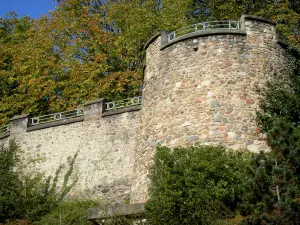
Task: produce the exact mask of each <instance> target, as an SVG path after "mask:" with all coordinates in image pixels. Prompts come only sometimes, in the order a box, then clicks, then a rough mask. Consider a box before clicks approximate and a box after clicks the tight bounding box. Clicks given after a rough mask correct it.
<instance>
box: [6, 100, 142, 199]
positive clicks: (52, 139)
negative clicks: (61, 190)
mask: <svg viewBox="0 0 300 225" xmlns="http://www.w3.org/2000/svg"><path fill="white" fill-rule="evenodd" d="M102 105H103V104H102V100H100V101H92V102H89V103H87V104H86V105H85V108H84V113H85V114H84V116H82V117H77V118H72V119H67V120H62V121H57V122H52V123H47V124H41V125H35V126H28V115H23V116H17V117H14V118H12V121H11V129H10V135H9V136H8V137H4V138H2V139H1V140H0V143H4V144H7V142H8V141H9V140H10V139H15V140H16V142H17V143H18V144H19V145H20V147H21V149H22V150H23V151H24V152H25V158H27V160H32V159H40V160H38V161H37V163H36V164H35V166H34V168H35V169H36V170H37V171H42V172H45V174H46V175H54V173H55V171H56V169H57V168H58V166H59V165H60V164H65V165H66V168H67V162H68V161H69V160H70V159H71V158H72V157H73V156H74V154H75V153H76V151H79V154H78V157H77V159H76V161H75V172H77V174H78V175H79V180H78V183H77V185H76V187H75V189H74V191H72V193H70V196H69V197H74V196H80V197H97V198H103V199H106V200H107V201H109V202H111V203H114V202H118V203H124V202H128V201H129V197H130V189H131V181H132V171H133V165H134V149H135V145H136V141H137V139H136V136H137V127H138V126H139V119H140V114H139V111H137V110H139V109H140V106H133V107H130V108H127V109H126V110H121V109H120V110H113V111H109V112H104V113H102Z"/></svg>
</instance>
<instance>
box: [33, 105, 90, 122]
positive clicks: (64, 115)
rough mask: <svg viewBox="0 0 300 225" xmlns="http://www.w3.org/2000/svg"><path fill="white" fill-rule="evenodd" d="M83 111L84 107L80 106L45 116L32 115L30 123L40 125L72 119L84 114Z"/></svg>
mask: <svg viewBox="0 0 300 225" xmlns="http://www.w3.org/2000/svg"><path fill="white" fill-rule="evenodd" d="M83 113H84V112H83V108H78V109H75V110H70V111H65V112H59V113H53V114H49V115H45V116H38V117H32V118H30V125H38V124H43V123H51V122H54V121H60V120H65V119H70V118H74V117H78V116H83Z"/></svg>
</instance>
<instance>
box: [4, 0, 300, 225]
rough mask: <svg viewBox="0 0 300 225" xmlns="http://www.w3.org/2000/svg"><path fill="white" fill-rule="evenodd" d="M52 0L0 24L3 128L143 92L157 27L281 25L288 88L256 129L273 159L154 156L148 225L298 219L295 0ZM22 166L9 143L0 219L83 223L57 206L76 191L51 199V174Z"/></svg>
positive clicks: (269, 102)
mask: <svg viewBox="0 0 300 225" xmlns="http://www.w3.org/2000/svg"><path fill="white" fill-rule="evenodd" d="M59 2H60V4H59V5H58V7H57V8H56V9H55V10H54V11H53V12H52V13H50V15H49V16H42V17H41V18H40V19H37V20H34V19H31V18H29V17H23V18H19V17H18V16H17V15H16V14H14V13H10V14H8V15H7V16H6V17H4V18H0V49H1V51H0V124H3V123H5V122H7V121H8V120H9V118H11V117H12V116H14V115H17V114H21V113H31V114H46V113H50V112H54V111H63V110H66V109H71V108H73V107H76V106H77V105H79V104H82V103H83V102H85V101H87V100H91V99H95V98H98V97H107V98H109V99H118V98H125V97H128V96H133V95H137V94H140V92H141V90H140V89H141V84H142V81H141V78H142V70H143V63H144V50H143V45H144V43H145V42H146V41H147V40H148V38H150V37H151V36H152V35H153V34H155V33H156V32H158V31H160V30H175V29H178V28H180V27H182V26H185V25H189V24H192V23H195V22H199V21H205V20H221V19H239V18H240V16H241V14H255V15H258V16H262V17H265V18H267V19H271V20H273V21H276V22H277V26H276V28H277V31H278V32H279V34H280V35H279V36H280V39H281V40H282V41H283V42H285V43H286V46H287V50H288V52H289V53H290V68H291V73H290V74H286V76H287V77H289V78H290V79H291V82H290V83H284V84H283V83H270V84H269V85H268V87H267V88H266V89H264V90H261V96H262V99H261V108H262V111H261V112H259V113H258V124H259V126H260V129H261V130H262V132H264V133H265V134H266V137H267V141H268V144H269V146H270V149H271V151H270V152H269V153H260V154H255V155H252V156H251V159H249V161H248V158H247V154H246V153H234V152H231V153H229V152H226V151H225V149H223V148H222V147H216V148H215V147H199V148H190V149H182V148H178V149H175V150H173V151H171V150H169V149H166V148H160V149H159V150H158V152H157V155H156V157H155V164H154V167H153V169H152V171H151V179H152V187H151V192H150V195H151V199H150V200H149V202H148V204H147V210H148V214H147V215H148V216H149V221H151V222H152V223H153V224H172V225H174V224H217V223H219V222H220V223H221V224H225V222H226V223H228V224H230V223H231V224H237V223H239V222H240V223H241V224H253V225H256V224H257V225H261V224H274V225H275V224H276V225H286V224H287V225H289V224H291V225H294V224H295V225H297V224H299V223H300V222H299V221H300V201H299V199H300V177H299V174H300V171H299V170H300V169H299V168H300V139H299V137H300V126H299V124H300V79H299V77H300V74H299V71H300V70H299V68H300V61H299V60H300V53H299V49H300V34H299V32H300V30H299V28H300V16H299V13H300V1H299V0H276V1H275V0H265V1H255V0H238V1H237V0H227V1H222V0H137V1H133V0H64V1H59ZM249 157H250V156H249ZM19 162H20V161H19V153H18V148H17V146H16V145H14V144H11V145H10V147H9V148H4V147H2V149H0V173H1V174H0V182H1V183H0V201H1V202H0V223H4V222H7V221H14V222H11V224H14V225H17V224H18V225H21V224H23V225H28V224H29V223H30V222H37V221H43V218H44V216H45V218H46V219H44V221H46V220H47V221H49V224H51V223H50V222H53V223H58V222H57V221H60V222H61V218H62V217H61V215H69V214H68V213H69V210H71V211H74V212H77V213H78V214H74V217H72V215H69V216H67V218H68V219H66V221H72V218H75V217H76V218H77V222H74V223H76V224H85V223H86V221H85V220H84V219H83V220H81V219H80V218H83V217H82V215H83V214H81V213H82V211H81V210H80V209H79V208H80V207H81V206H82V207H83V208H84V207H86V206H87V205H89V204H90V203H86V204H87V205H85V203H84V204H82V205H81V206H80V204H81V203H80V204H79V203H78V204H79V205H78V204H77V203H76V204H73V203H70V205H67V203H66V205H60V204H65V203H63V201H62V200H63V196H65V195H66V193H67V192H68V190H69V189H70V188H71V186H72V185H71V186H68V185H66V186H65V188H66V189H65V190H64V191H63V192H59V193H60V194H59V195H57V192H56V191H54V190H56V181H57V178H54V179H53V180H52V183H51V182H50V180H49V179H44V178H43V177H42V175H40V174H38V175H32V174H27V173H24V174H23V175H24V176H20V175H22V173H20V171H16V170H15V168H16V166H17V165H18V163H19ZM71 167H72V166H71ZM71 167H70V168H71ZM59 172H60V169H58V173H59ZM239 183H240V184H241V185H239ZM51 184H52V186H51ZM53 185H54V186H53ZM54 193H55V194H54ZM16 199H18V202H16V201H15V200H16ZM91 204H94V203H91ZM59 205H60V208H59V207H58V206H59ZM25 206H26V207H25ZM78 207H79V208H78ZM162 212H163V213H162ZM50 214H51V215H52V216H49V215H50ZM58 215H59V218H60V219H59V220H55V218H58V217H57V216H58ZM77 215H78V216H77ZM161 215H163V217H162V216H161ZM47 218H51V219H53V220H50V219H47ZM228 219H229V220H228ZM79 221H81V222H80V223H79ZM43 224H46V223H45V222H44V223H43ZM66 224H67V223H66Z"/></svg>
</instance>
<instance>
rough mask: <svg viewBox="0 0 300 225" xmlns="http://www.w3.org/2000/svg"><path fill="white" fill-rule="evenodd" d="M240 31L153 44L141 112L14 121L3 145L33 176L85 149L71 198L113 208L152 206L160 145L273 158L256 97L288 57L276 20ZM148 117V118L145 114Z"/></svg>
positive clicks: (97, 111)
mask: <svg viewBox="0 0 300 225" xmlns="http://www.w3.org/2000/svg"><path fill="white" fill-rule="evenodd" d="M240 22H241V27H240V28H241V29H226V30H225V29H219V30H218V29H213V30H206V31H201V32H195V33H190V34H187V35H184V36H182V37H179V38H177V39H175V40H172V41H170V40H168V37H167V32H161V33H159V34H158V35H156V36H154V37H153V38H151V39H150V40H149V42H148V43H147V44H146V47H145V48H146V69H145V74H144V90H143V103H142V107H140V106H132V107H129V108H125V109H122V110H120V109H118V110H112V111H110V112H105V110H103V102H102V100H96V101H92V102H88V103H86V105H85V108H84V115H83V116H81V117H77V118H71V119H65V120H60V121H56V122H51V123H47V124H41V125H36V126H30V125H28V119H29V118H30V117H29V116H28V115H23V116H16V117H14V118H12V120H11V129H10V132H9V133H5V134H2V135H0V143H3V144H7V143H8V141H9V140H11V139H15V140H16V141H17V143H18V144H19V145H20V147H21V149H22V150H24V152H25V158H27V159H37V158H38V159H40V160H39V161H37V163H36V164H35V166H34V168H35V169H36V170H38V171H42V172H44V173H45V174H46V175H51V174H52V175H54V172H55V170H56V169H57V167H58V166H59V165H60V164H65V165H67V162H68V160H70V159H71V158H72V156H73V155H74V154H75V153H76V151H77V150H79V155H78V158H77V160H76V163H75V165H76V166H75V171H77V174H78V176H79V180H78V184H77V186H76V188H75V189H74V190H73V191H72V192H71V193H70V195H71V196H85V197H99V198H103V199H106V200H107V201H109V202H111V203H124V202H128V201H129V200H130V202H131V203H138V202H141V203H143V202H145V201H146V200H147V199H148V192H147V187H148V184H149V179H148V178H147V174H148V169H149V166H150V165H151V162H152V157H153V155H154V153H155V147H156V146H157V145H162V146H169V147H171V148H173V147H176V146H191V145H194V144H195V143H202V144H213V145H218V144H222V145H225V146H228V147H229V148H231V149H248V150H250V151H254V152H257V151H259V150H266V149H267V146H266V143H265V140H264V137H263V136H262V135H261V133H260V132H259V130H258V129H257V126H256V122H255V113H256V110H259V95H258V93H257V90H258V89H259V88H262V87H264V86H265V85H266V82H267V81H268V80H271V79H277V80H278V79H281V78H282V77H283V76H282V75H284V74H286V70H287V67H286V65H287V58H286V55H285V51H284V48H283V47H282V46H281V45H280V44H279V42H278V40H277V36H276V30H275V26H274V24H273V23H272V22H270V21H267V20H264V19H261V18H257V17H253V16H242V17H241V20H240ZM140 109H141V110H140Z"/></svg>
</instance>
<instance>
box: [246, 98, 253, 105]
mask: <svg viewBox="0 0 300 225" xmlns="http://www.w3.org/2000/svg"><path fill="white" fill-rule="evenodd" d="M246 103H247V104H248V105H251V104H253V103H254V100H253V99H247V101H246Z"/></svg>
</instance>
